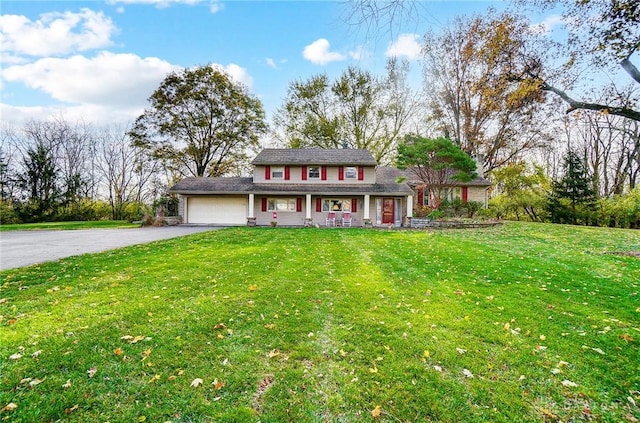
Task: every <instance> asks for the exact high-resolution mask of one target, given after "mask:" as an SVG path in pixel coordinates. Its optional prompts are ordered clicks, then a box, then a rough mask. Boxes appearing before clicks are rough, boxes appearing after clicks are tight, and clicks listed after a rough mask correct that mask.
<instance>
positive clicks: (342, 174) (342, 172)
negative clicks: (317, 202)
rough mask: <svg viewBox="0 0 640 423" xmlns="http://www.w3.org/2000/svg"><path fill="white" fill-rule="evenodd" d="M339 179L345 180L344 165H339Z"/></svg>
mask: <svg viewBox="0 0 640 423" xmlns="http://www.w3.org/2000/svg"><path fill="white" fill-rule="evenodd" d="M338 180H339V181H343V180H344V166H338Z"/></svg>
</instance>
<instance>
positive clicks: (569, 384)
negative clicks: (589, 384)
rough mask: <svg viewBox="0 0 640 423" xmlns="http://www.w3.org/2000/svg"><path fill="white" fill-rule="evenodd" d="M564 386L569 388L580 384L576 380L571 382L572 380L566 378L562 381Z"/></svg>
mask: <svg viewBox="0 0 640 423" xmlns="http://www.w3.org/2000/svg"><path fill="white" fill-rule="evenodd" d="M562 386H565V387H567V388H575V387H577V386H578V384H577V383H575V382H571V381H570V380H567V379H565V380H563V381H562Z"/></svg>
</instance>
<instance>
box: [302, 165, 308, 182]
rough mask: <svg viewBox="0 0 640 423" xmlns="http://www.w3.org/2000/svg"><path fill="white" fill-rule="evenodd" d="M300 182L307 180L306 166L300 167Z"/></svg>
mask: <svg viewBox="0 0 640 423" xmlns="http://www.w3.org/2000/svg"><path fill="white" fill-rule="evenodd" d="M301 176H302V180H303V181H306V180H307V167H306V166H302V175H301Z"/></svg>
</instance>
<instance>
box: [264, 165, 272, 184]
mask: <svg viewBox="0 0 640 423" xmlns="http://www.w3.org/2000/svg"><path fill="white" fill-rule="evenodd" d="M264 179H266V180H267V181H268V180H269V179H271V166H265V167H264Z"/></svg>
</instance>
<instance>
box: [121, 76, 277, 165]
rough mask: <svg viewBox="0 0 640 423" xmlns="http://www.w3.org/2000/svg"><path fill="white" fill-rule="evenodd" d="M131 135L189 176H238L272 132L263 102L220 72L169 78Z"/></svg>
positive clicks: (137, 121) (135, 140) (154, 94)
mask: <svg viewBox="0 0 640 423" xmlns="http://www.w3.org/2000/svg"><path fill="white" fill-rule="evenodd" d="M149 103H150V107H149V108H147V109H146V110H145V112H144V113H143V114H142V115H141V116H140V117H138V119H137V120H136V122H135V125H134V126H133V128H132V130H131V131H130V133H129V134H130V135H131V137H132V138H133V140H134V142H135V145H136V146H139V147H143V148H146V149H147V150H148V151H149V152H151V153H152V154H153V156H154V157H155V158H158V159H161V160H164V161H165V162H166V163H167V164H168V165H169V166H171V168H172V169H173V170H175V171H177V172H179V173H180V174H182V175H183V176H212V177H216V176H222V175H225V174H229V173H238V172H239V166H242V163H245V162H246V161H247V152H248V151H249V150H251V149H255V148H257V147H258V146H259V143H258V137H259V135H260V134H262V133H264V132H265V131H266V123H265V121H264V111H263V108H262V104H261V102H260V100H258V99H257V98H255V97H254V96H252V95H250V94H249V92H248V90H247V88H246V87H245V86H243V85H242V84H240V83H236V82H234V81H232V80H231V77H230V76H229V75H227V74H226V73H225V72H223V71H221V70H219V69H218V68H217V67H215V66H200V67H195V68H191V69H184V70H182V71H180V72H174V73H171V74H169V75H168V76H167V77H166V78H165V79H164V81H163V82H162V83H161V84H160V87H158V89H156V91H155V92H154V93H153V94H152V95H151V97H150V98H149Z"/></svg>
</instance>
